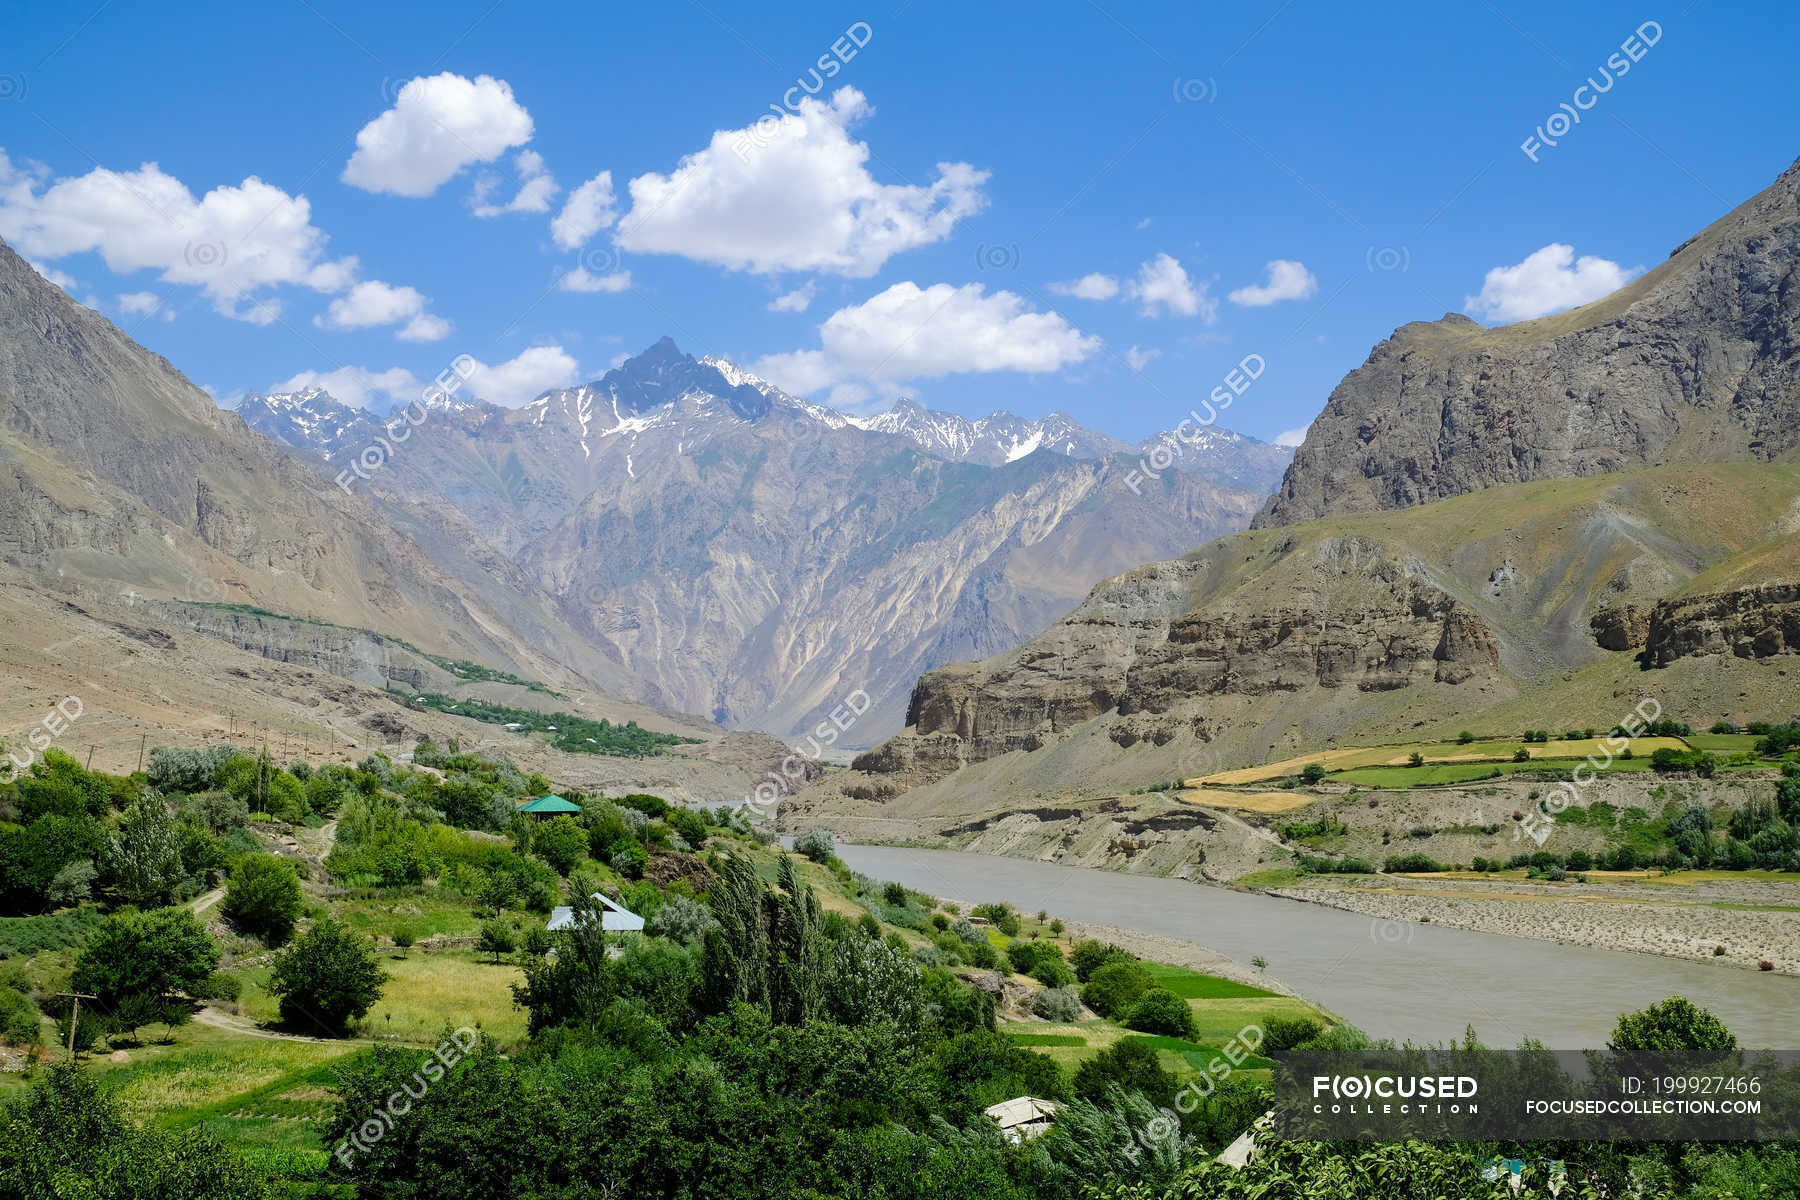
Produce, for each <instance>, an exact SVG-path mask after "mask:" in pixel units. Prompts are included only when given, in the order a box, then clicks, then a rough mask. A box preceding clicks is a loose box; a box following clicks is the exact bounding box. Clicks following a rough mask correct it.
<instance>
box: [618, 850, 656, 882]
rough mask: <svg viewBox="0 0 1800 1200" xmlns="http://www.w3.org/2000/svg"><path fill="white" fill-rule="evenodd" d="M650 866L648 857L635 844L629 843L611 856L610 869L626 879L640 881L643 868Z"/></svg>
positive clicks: (642, 875)
mask: <svg viewBox="0 0 1800 1200" xmlns="http://www.w3.org/2000/svg"><path fill="white" fill-rule="evenodd" d="M649 865H650V856H649V854H647V853H645V851H644V848H643V847H642V846H640V845H638V844H637V843H636V842H631V843H629V844H628V845H626V846H625V848H624V849H622V850H620V851H618V852H617V853H616V854H614V855H613V856H612V863H611V866H612V869H613V870H615V871H617V872H618V873H619V874H621V875H623V876H624V877H625V878H627V879H642V878H643V877H644V868H645V867H647V866H649Z"/></svg>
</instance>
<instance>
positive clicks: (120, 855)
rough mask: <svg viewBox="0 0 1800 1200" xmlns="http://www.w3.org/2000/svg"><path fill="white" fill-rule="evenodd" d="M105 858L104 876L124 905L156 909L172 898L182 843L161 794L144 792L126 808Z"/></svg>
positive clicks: (177, 884) (180, 876)
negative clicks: (177, 836)
mask: <svg viewBox="0 0 1800 1200" xmlns="http://www.w3.org/2000/svg"><path fill="white" fill-rule="evenodd" d="M104 857H105V866H106V873H107V876H108V878H109V879H110V880H111V882H112V886H113V888H114V889H115V890H116V891H117V892H118V893H119V895H120V897H122V898H123V899H124V900H125V902H126V903H127V904H135V905H137V906H138V907H139V908H156V907H159V906H161V905H164V904H167V903H168V902H169V901H171V900H173V899H175V893H176V889H177V888H178V886H179V885H180V883H181V880H182V876H183V872H182V869H181V845H180V843H179V841H178V840H177V838H176V835H175V822H174V821H173V820H172V819H171V818H170V816H169V809H168V806H167V805H165V804H164V803H163V800H162V797H161V796H159V795H157V794H156V793H155V792H150V791H146V792H145V793H144V794H143V795H141V796H139V797H138V799H137V801H136V802H135V803H133V804H132V806H131V807H130V808H128V809H126V810H125V814H124V815H123V816H122V817H120V818H119V831H118V832H117V833H116V834H114V835H113V836H112V837H111V838H109V839H108V841H107V847H106V853H105V856H104Z"/></svg>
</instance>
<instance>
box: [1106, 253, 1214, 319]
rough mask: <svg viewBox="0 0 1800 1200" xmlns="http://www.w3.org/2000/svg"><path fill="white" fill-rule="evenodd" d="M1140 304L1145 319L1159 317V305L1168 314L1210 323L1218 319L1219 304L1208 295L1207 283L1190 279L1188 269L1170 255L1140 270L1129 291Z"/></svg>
mask: <svg viewBox="0 0 1800 1200" xmlns="http://www.w3.org/2000/svg"><path fill="white" fill-rule="evenodd" d="M1127 292H1128V294H1129V295H1130V296H1131V298H1132V299H1133V300H1136V301H1138V305H1139V308H1138V311H1139V312H1141V313H1143V315H1144V316H1146V317H1153V316H1155V315H1156V309H1157V306H1159V305H1160V306H1161V307H1162V310H1163V311H1164V312H1165V313H1168V314H1170V315H1174V316H1181V317H1200V318H1201V319H1202V320H1204V321H1205V322H1206V323H1207V324H1209V325H1210V324H1212V322H1213V321H1215V320H1216V319H1218V315H1219V302H1218V301H1217V300H1214V299H1213V298H1212V297H1211V296H1209V295H1207V294H1206V284H1204V283H1199V284H1197V283H1195V282H1194V281H1193V280H1191V279H1189V278H1188V273H1187V270H1186V269H1185V268H1184V267H1183V266H1182V265H1181V263H1180V262H1179V261H1178V260H1177V259H1175V258H1174V257H1172V256H1171V255H1168V254H1161V253H1159V254H1158V255H1157V256H1156V257H1155V258H1153V259H1151V260H1149V261H1148V262H1145V263H1143V264H1141V265H1139V267H1138V273H1137V278H1136V279H1134V280H1132V281H1131V286H1130V287H1129V288H1128V289H1127Z"/></svg>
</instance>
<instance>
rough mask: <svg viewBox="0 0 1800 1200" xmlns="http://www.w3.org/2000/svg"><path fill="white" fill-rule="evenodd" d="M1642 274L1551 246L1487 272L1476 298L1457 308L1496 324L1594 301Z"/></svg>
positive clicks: (1557, 244) (1571, 249) (1559, 245)
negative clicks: (1509, 265) (1512, 263)
mask: <svg viewBox="0 0 1800 1200" xmlns="http://www.w3.org/2000/svg"><path fill="white" fill-rule="evenodd" d="M1643 271H1644V268H1642V267H1621V266H1620V265H1619V264H1618V263H1616V262H1613V261H1611V260H1609V259H1604V258H1596V257H1595V256H1593V255H1591V254H1584V255H1582V256H1581V257H1580V258H1579V259H1577V258H1576V257H1575V247H1573V246H1569V245H1565V244H1563V243H1561V242H1552V243H1550V245H1548V246H1545V247H1544V248H1543V249H1542V250H1538V251H1535V252H1534V253H1532V254H1530V255H1528V256H1526V259H1525V261H1524V262H1522V263H1519V264H1518V265H1516V266H1511V267H1495V268H1494V269H1493V270H1491V271H1489V272H1488V273H1487V278H1486V279H1485V280H1484V281H1483V282H1482V285H1481V294H1480V295H1476V296H1469V297H1466V298H1465V299H1464V301H1463V304H1464V307H1465V308H1466V309H1467V310H1468V311H1469V312H1471V313H1473V314H1474V315H1476V316H1478V317H1480V318H1482V319H1483V320H1487V321H1493V322H1497V323H1502V324H1504V323H1505V322H1508V321H1529V320H1531V319H1532V318H1533V317H1542V316H1546V315H1547V314H1549V313H1553V312H1561V311H1562V310H1563V309H1565V308H1574V307H1576V306H1577V305H1581V304H1588V303H1591V302H1592V301H1595V300H1598V299H1599V298H1600V297H1602V296H1604V295H1607V294H1608V293H1610V292H1616V291H1618V290H1619V289H1620V288H1622V287H1624V286H1625V285H1626V284H1627V283H1629V282H1630V281H1631V280H1632V279H1634V278H1636V277H1637V276H1638V275H1641V274H1643Z"/></svg>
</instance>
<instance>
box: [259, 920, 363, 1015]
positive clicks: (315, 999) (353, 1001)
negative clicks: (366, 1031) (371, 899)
mask: <svg viewBox="0 0 1800 1200" xmlns="http://www.w3.org/2000/svg"><path fill="white" fill-rule="evenodd" d="M386 982H387V974H386V972H384V971H383V970H382V969H381V965H380V963H379V962H378V961H377V959H376V957H375V948H374V947H373V946H372V945H370V944H369V942H368V940H367V939H365V938H363V937H360V936H358V935H357V934H356V933H354V932H353V931H351V930H350V929H349V928H347V927H346V926H344V925H343V924H341V923H339V922H338V921H336V920H335V919H333V918H330V917H326V918H324V919H322V920H320V921H318V922H316V923H315V924H314V925H313V927H312V928H311V929H308V930H307V931H306V932H305V933H303V934H301V935H300V936H299V937H298V938H296V939H295V940H294V944H293V945H291V946H289V947H288V948H287V949H286V950H285V951H283V952H282V953H281V954H280V955H278V956H277V957H276V959H275V966H274V969H273V970H272V971H271V972H270V973H269V991H270V992H271V993H273V994H274V996H275V997H276V998H277V999H278V1000H279V1001H280V1002H281V1019H282V1020H283V1021H285V1022H287V1023H288V1024H289V1025H303V1026H310V1027H313V1028H317V1029H320V1030H323V1031H325V1032H326V1033H330V1034H333V1035H339V1034H342V1033H343V1032H344V1031H345V1029H346V1027H347V1026H348V1025H349V1023H350V1022H351V1021H353V1020H359V1019H361V1018H362V1017H364V1016H366V1015H367V1014H368V1011H369V1009H370V1008H371V1007H373V1006H374V1004H375V1002H376V1001H377V1000H379V999H380V998H381V989H382V986H383V985H384V984H385V983H386Z"/></svg>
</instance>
